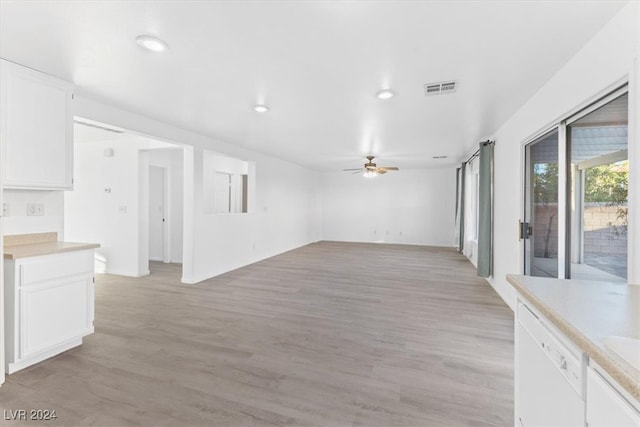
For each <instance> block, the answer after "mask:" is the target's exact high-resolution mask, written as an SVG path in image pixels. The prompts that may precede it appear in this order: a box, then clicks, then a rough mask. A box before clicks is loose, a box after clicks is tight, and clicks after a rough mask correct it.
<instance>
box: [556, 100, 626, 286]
mask: <svg viewBox="0 0 640 427" xmlns="http://www.w3.org/2000/svg"><path fill="white" fill-rule="evenodd" d="M628 105H629V96H628V94H627V93H625V94H623V95H620V96H618V97H616V98H614V99H612V100H608V102H606V103H605V104H604V105H601V106H597V108H595V109H593V110H592V111H588V112H585V113H586V114H585V113H583V114H581V115H579V116H577V117H575V118H573V120H572V121H571V122H570V123H569V124H568V125H567V143H568V147H569V149H570V153H571V156H570V159H571V161H570V164H569V165H568V171H567V172H568V176H569V182H570V194H569V196H570V197H569V203H568V207H569V210H570V212H569V218H570V221H571V222H570V224H571V230H570V232H571V238H570V248H569V250H570V259H571V262H570V263H568V264H567V269H568V272H569V274H568V276H567V277H571V278H574V279H594V280H595V279H598V280H608V281H624V280H626V278H627V213H628V206H627V191H628V187H629V160H628V159H629V157H628V152H627V145H628V110H629V107H628Z"/></svg>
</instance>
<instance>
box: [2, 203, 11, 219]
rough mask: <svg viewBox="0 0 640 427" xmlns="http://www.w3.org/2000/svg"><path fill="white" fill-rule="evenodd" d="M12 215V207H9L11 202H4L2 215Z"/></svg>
mask: <svg viewBox="0 0 640 427" xmlns="http://www.w3.org/2000/svg"><path fill="white" fill-rule="evenodd" d="M9 215H11V208H10V207H9V203H3V204H2V216H9Z"/></svg>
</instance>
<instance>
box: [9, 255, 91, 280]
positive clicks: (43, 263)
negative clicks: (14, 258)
mask: <svg viewBox="0 0 640 427" xmlns="http://www.w3.org/2000/svg"><path fill="white" fill-rule="evenodd" d="M93 268H94V253H93V250H89V251H75V252H67V253H61V254H56V255H47V256H41V257H34V258H28V259H24V260H22V261H21V263H20V286H28V285H32V284H35V283H39V282H42V281H45V280H47V281H48V280H55V279H59V278H62V277H69V276H75V275H78V274H90V275H93Z"/></svg>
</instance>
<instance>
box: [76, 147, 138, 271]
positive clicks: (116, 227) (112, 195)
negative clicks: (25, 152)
mask: <svg viewBox="0 0 640 427" xmlns="http://www.w3.org/2000/svg"><path fill="white" fill-rule="evenodd" d="M105 148H113V150H114V155H113V157H105V156H104V154H103V153H104V149H105ZM138 153H139V147H138V146H136V145H135V144H132V143H130V142H129V141H127V140H123V141H100V142H92V143H82V144H75V161H74V180H75V181H74V191H69V192H66V194H65V201H64V203H65V207H64V213H65V215H64V224H65V239H66V240H70V241H81V242H82V241H85V242H95V243H99V244H100V248H99V249H96V257H97V258H98V259H99V260H100V259H102V260H104V263H103V265H102V266H101V265H100V262H99V264H98V265H97V267H98V272H107V273H111V274H122V275H129V276H140V275H143V274H144V273H145V270H147V268H144V269H142V270H140V263H139V256H138V250H139V249H138V242H137V236H138V218H139V207H138V197H139V194H138V186H137V183H138V170H139V166H138V165H139V159H138Z"/></svg>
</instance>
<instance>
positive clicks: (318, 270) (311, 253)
mask: <svg viewBox="0 0 640 427" xmlns="http://www.w3.org/2000/svg"><path fill="white" fill-rule="evenodd" d="M179 278H180V266H179V265H165V264H160V263H154V264H153V265H152V274H151V275H150V276H148V277H144V278H140V279H131V278H124V277H120V276H110V275H100V276H98V277H97V280H96V321H95V328H96V333H95V334H93V335H91V336H89V337H87V338H86V339H85V343H84V344H83V345H82V346H81V347H79V348H76V349H73V350H71V351H69V352H66V353H64V354H62V355H59V356H57V357H55V358H53V359H50V360H48V361H45V362H43V363H40V364H38V365H35V366H32V367H30V368H28V369H26V370H24V371H21V372H18V373H16V374H13V375H11V376H8V377H7V383H6V384H5V385H4V386H2V387H1V388H0V409H1V410H9V409H11V410H16V409H30V408H39V409H55V410H56V411H57V415H58V419H57V420H56V422H46V423H43V422H39V423H34V424H33V425H65V426H75V425H95V426H130V425H144V426H169V425H171V426H187V425H194V426H195V425H198V426H199V425H202V426H254V425H255V426H311V425H313V426H385V427H387V426H458V425H468V426H507V425H512V424H513V421H512V419H513V409H512V406H513V315H512V313H511V311H510V309H509V308H508V307H507V306H506V305H505V304H504V303H503V302H502V300H501V299H500V298H499V297H498V296H497V295H496V294H495V293H494V291H493V290H492V289H491V288H490V286H489V285H488V284H487V283H486V282H485V281H484V280H482V279H479V278H477V277H476V276H475V269H474V268H473V267H472V265H471V264H469V263H468V261H467V260H466V259H465V258H464V257H462V256H461V255H459V254H457V253H456V252H455V250H453V249H443V248H432V247H419V246H400V245H379V244H353V243H335V242H320V243H316V244H312V245H308V246H305V247H303V248H300V249H297V250H294V251H291V252H288V253H285V254H282V255H280V256H277V257H274V258H270V259H268V260H265V261H262V262H259V263H257V264H254V265H251V266H248V267H244V268H241V269H239V270H236V271H233V272H231V273H227V274H225V275H222V276H220V277H218V278H215V279H211V280H207V281H206V282H202V283H200V284H197V285H183V284H180V283H179ZM3 412H4V411H3ZM0 421H2V422H0V424H1V425H28V424H29V423H28V422H19V423H12V422H9V421H6V420H3V419H2V418H0Z"/></svg>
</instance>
